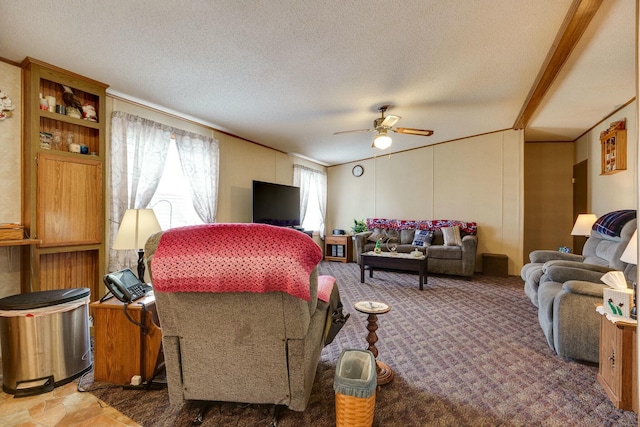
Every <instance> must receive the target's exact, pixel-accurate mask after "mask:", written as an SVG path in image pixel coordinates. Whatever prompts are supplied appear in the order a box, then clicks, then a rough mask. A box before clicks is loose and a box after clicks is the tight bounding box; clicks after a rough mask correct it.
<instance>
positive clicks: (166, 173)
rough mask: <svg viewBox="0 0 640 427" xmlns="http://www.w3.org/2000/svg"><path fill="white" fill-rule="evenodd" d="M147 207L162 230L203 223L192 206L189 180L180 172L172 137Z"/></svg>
mask: <svg viewBox="0 0 640 427" xmlns="http://www.w3.org/2000/svg"><path fill="white" fill-rule="evenodd" d="M147 207H148V208H151V209H153V211H154V212H155V214H156V217H157V218H158V222H159V223H160V226H161V227H162V229H163V230H167V229H169V228H174V227H182V226H185V225H195V224H203V221H202V220H201V219H200V217H199V216H198V214H197V213H196V210H195V209H194V207H193V200H192V199H191V191H190V190H189V182H188V181H187V179H186V177H185V176H184V174H183V173H182V168H181V166H180V157H179V156H178V148H177V147H176V141H175V139H174V138H171V143H170V144H169V151H168V152H167V160H166V163H165V165H164V170H163V171H162V177H161V178H160V183H159V184H158V188H157V189H156V192H155V193H154V194H153V197H152V198H151V201H150V202H149V205H148V206H147Z"/></svg>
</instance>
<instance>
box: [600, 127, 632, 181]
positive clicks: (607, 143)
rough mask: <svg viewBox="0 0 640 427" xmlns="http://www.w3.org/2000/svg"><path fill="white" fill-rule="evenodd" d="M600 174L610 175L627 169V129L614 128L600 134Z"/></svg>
mask: <svg viewBox="0 0 640 427" xmlns="http://www.w3.org/2000/svg"><path fill="white" fill-rule="evenodd" d="M600 145H601V148H602V157H601V165H602V167H601V174H602V175H611V174H614V173H616V172H621V171H623V170H626V169H627V131H626V130H625V129H616V130H610V131H607V132H606V133H604V134H601V135H600Z"/></svg>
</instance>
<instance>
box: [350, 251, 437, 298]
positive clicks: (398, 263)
mask: <svg viewBox="0 0 640 427" xmlns="http://www.w3.org/2000/svg"><path fill="white" fill-rule="evenodd" d="M365 267H369V277H373V270H374V268H378V269H390V270H400V271H411V272H417V273H418V284H419V288H420V290H423V284H425V285H426V284H427V256H426V255H422V256H419V257H416V256H413V255H411V254H397V253H396V254H393V253H391V252H382V253H380V254H376V253H374V252H367V253H364V254H362V255H360V283H364V270H365Z"/></svg>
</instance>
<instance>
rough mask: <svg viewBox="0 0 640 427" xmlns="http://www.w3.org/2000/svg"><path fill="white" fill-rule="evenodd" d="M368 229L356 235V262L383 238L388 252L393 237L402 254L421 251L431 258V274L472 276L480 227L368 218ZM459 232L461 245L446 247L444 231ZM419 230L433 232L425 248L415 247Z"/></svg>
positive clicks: (461, 222)
mask: <svg viewBox="0 0 640 427" xmlns="http://www.w3.org/2000/svg"><path fill="white" fill-rule="evenodd" d="M366 224H367V228H368V230H369V231H364V232H361V233H357V234H355V235H354V240H355V241H354V246H355V252H356V257H357V258H356V259H357V262H358V264H360V255H362V254H363V253H366V252H369V251H372V250H373V249H374V248H375V245H376V241H377V240H378V239H379V238H380V237H382V239H383V240H382V241H383V243H382V245H381V249H382V250H383V251H388V250H389V246H390V245H387V244H386V241H387V240H388V239H389V238H391V239H395V240H393V242H394V243H397V251H398V252H399V253H409V252H412V251H414V250H416V249H417V250H419V251H421V252H423V253H425V254H426V255H427V257H428V258H429V261H428V264H427V269H428V272H429V273H436V274H450V275H456V276H464V277H470V276H473V273H474V271H475V264H476V252H477V248H478V237H477V235H476V234H477V224H476V223H475V222H465V221H457V220H419V221H417V220H399V219H386V218H367V220H366ZM455 226H457V227H458V228H459V230H460V237H461V244H460V245H459V246H458V245H445V244H444V237H443V235H442V228H444V227H455ZM416 230H430V231H432V232H433V238H432V240H431V243H429V244H427V245H426V246H418V245H414V244H412V243H413V240H414V237H415V232H416Z"/></svg>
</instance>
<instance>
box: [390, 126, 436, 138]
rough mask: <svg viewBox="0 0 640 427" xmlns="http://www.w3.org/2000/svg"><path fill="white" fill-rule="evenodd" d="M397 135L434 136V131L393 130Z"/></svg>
mask: <svg viewBox="0 0 640 427" xmlns="http://www.w3.org/2000/svg"><path fill="white" fill-rule="evenodd" d="M391 130H392V131H394V132H395V133H405V134H407V135H419V136H431V135H433V131H432V130H426V129H413V128H395V129H391Z"/></svg>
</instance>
